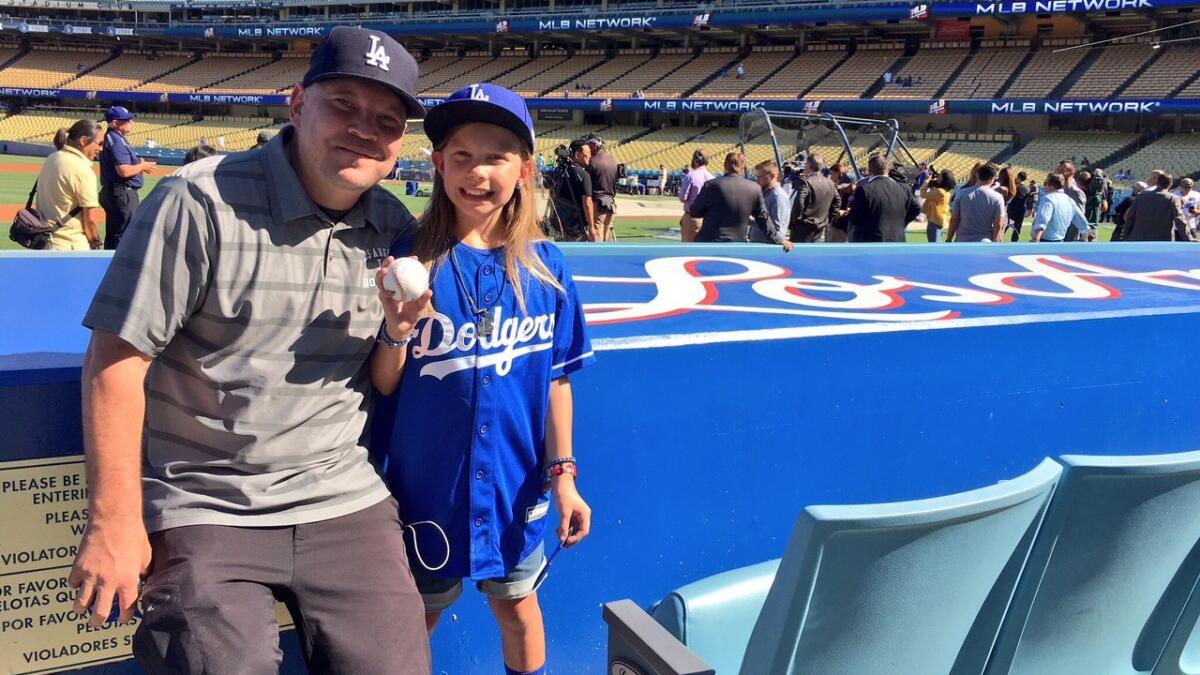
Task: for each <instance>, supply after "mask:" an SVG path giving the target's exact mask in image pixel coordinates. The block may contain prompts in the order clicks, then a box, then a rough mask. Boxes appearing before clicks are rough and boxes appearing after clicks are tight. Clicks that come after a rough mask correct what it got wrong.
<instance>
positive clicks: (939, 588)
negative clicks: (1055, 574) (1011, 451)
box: [740, 459, 1062, 675]
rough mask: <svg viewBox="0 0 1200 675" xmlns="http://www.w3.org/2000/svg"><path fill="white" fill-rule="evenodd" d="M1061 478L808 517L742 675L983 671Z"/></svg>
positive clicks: (1047, 471)
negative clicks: (1007, 606)
mask: <svg viewBox="0 0 1200 675" xmlns="http://www.w3.org/2000/svg"><path fill="white" fill-rule="evenodd" d="M1061 471H1062V469H1061V467H1060V466H1059V465H1058V464H1057V463H1055V462H1054V461H1053V460H1049V459H1047V460H1044V461H1043V462H1042V463H1041V464H1039V465H1038V466H1037V468H1035V469H1034V470H1033V471H1030V472H1029V473H1027V474H1025V475H1024V476H1021V477H1020V478H1017V479H1015V480H1011V481H1006V482H1002V483H998V484H996V485H992V486H989V487H985V488H981V489H978V490H972V491H970V492H964V493H960V494H956V495H951V496H948V497H939V498H935V499H926V500H921V501H913V502H899V503H894V504H878V505H867V506H814V507H809V508H808V509H805V511H804V514H803V515H801V517H800V520H799V522H798V523H797V524H796V528H795V530H794V532H793V534H792V540H791V543H790V544H789V545H788V551H787V553H786V554H785V555H784V557H783V561H782V562H781V563H780V565H779V571H778V572H777V573H776V575H775V583H774V584H773V585H772V586H771V590H770V592H769V593H768V594H767V599H766V602H765V603H764V604H763V610H762V613H761V614H760V615H759V617H758V622H757V623H756V625H755V626H754V632H753V633H752V634H751V637H750V643H749V645H748V646H747V649H746V655H745V658H744V659H743V662H742V667H741V671H740V672H741V673H742V674H743V675H762V674H763V673H771V674H772V675H809V674H818V673H819V674H820V675H898V674H906V675H907V674H913V675H917V674H920V675H942V674H950V675H960V674H966V673H972V674H975V675H978V674H979V673H981V672H983V668H984V665H985V664H986V662H987V656H988V653H989V651H990V649H991V646H992V644H993V642H994V640H995V636H996V631H997V630H998V629H999V626H1000V622H1001V620H1002V618H1003V615H1004V608H1005V606H1006V605H1007V603H1008V601H1009V599H1010V597H1011V595H1012V589H1013V587H1014V585H1015V584H1016V581H1017V578H1018V577H1019V574H1020V570H1021V567H1022V566H1023V564H1024V561H1025V557H1026V555H1027V554H1028V551H1029V547H1030V546H1031V545H1032V542H1033V538H1034V536H1035V534H1036V532H1037V528H1038V524H1039V523H1040V521H1041V518H1042V515H1043V514H1044V512H1045V507H1046V504H1047V503H1048V502H1049V500H1050V495H1051V494H1052V493H1053V490H1054V486H1055V484H1056V482H1057V481H1058V477H1059V475H1060V473H1061Z"/></svg>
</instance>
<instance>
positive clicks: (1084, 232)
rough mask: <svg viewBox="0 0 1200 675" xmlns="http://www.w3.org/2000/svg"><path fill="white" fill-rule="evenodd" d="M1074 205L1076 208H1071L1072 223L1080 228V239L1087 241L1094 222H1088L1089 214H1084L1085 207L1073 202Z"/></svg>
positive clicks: (1076, 227)
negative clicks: (1082, 207)
mask: <svg viewBox="0 0 1200 675" xmlns="http://www.w3.org/2000/svg"><path fill="white" fill-rule="evenodd" d="M1072 206H1074V207H1075V208H1073V209H1071V224H1072V225H1074V226H1075V229H1077V230H1079V241H1087V240H1088V230H1089V229H1091V227H1092V224H1091V223H1089V222H1088V219H1087V216H1085V215H1084V214H1083V209H1081V208H1079V207H1078V206H1076V205H1075V204H1074V203H1072Z"/></svg>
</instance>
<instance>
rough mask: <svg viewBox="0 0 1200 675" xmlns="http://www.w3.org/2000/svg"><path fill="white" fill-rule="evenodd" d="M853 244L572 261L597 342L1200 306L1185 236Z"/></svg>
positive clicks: (1047, 318) (1199, 286)
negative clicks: (1149, 250) (1154, 242)
mask: <svg viewBox="0 0 1200 675" xmlns="http://www.w3.org/2000/svg"><path fill="white" fill-rule="evenodd" d="M1114 246H1115V245H1114ZM695 248H699V247H693V250H695ZM854 248H855V249H856V250H854V251H852V252H851V251H850V250H846V251H844V252H842V251H839V252H833V253H831V254H826V252H824V251H822V252H820V253H817V252H814V254H805V255H795V254H792V255H790V256H789V255H786V254H782V253H771V254H767V255H753V257H751V256H745V257H743V256H738V255H737V254H736V250H737V248H736V247H729V246H721V247H717V248H716V250H714V255H703V254H702V253H699V252H697V253H694V254H691V255H675V256H663V257H655V258H650V259H646V258H644V257H638V258H633V259H630V260H629V263H628V264H622V263H621V262H620V259H619V258H616V257H614V256H594V257H593V256H586V257H578V258H573V259H572V265H573V268H574V269H573V272H574V275H575V280H576V283H577V284H578V286H579V290H580V296H581V298H582V300H583V303H584V306H585V309H586V312H587V318H588V324H589V325H590V326H591V327H592V338H593V344H594V345H595V347H596V348H597V349H615V348H638V347H669V346H678V345H686V344H701V343H708V342H726V341H746V340H766V339H788V338H801V337H822V336H830V335H843V334H852V333H872V332H885V331H895V330H927V329H938V328H966V327H975V326H989V325H1004V324H1015V323H1037V322H1051V321H1074V320H1086V319H1095V318H1114V317H1119V316H1123V315H1130V316H1134V315H1145V314H1166V313H1181V312H1191V311H1197V310H1200V256H1197V255H1196V254H1195V253H1193V252H1191V250H1190V247H1187V246H1186V245H1180V253H1179V254H1162V253H1159V254H1154V255H1145V254H1143V255H1128V256H1127V255H1121V254H1120V253H1113V254H1112V255H1103V254H1100V255H1096V254H1094V253H1093V251H1091V250H1082V249H1089V248H1090V247H1088V246H1087V245H1085V244H1079V245H1078V246H1068V247H1041V248H1042V249H1043V250H1046V249H1047V248H1053V249H1054V250H1053V251H1052V252H1038V253H1027V254H1025V253H1016V254H1013V255H1008V256H1000V255H996V254H995V252H994V248H993V249H992V251H991V252H990V253H985V252H984V249H985V248H988V247H985V246H983V245H979V246H978V247H977V250H979V251H980V255H978V256H972V255H939V254H938V253H932V252H931V253H924V252H923V253H908V254H904V255H894V254H892V255H889V254H882V255H875V254H871V253H865V252H864V249H863V248H862V247H854ZM903 248H905V247H904V246H897V247H894V249H895V250H900V249H903ZM742 250H743V251H745V250H746V249H745V248H743V249H742ZM1010 250H1014V251H1015V250H1017V249H1016V248H1015V247H1013V248H1012V249H1010ZM615 258H616V259H615Z"/></svg>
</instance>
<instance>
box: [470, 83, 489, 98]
mask: <svg viewBox="0 0 1200 675" xmlns="http://www.w3.org/2000/svg"><path fill="white" fill-rule="evenodd" d="M471 100H472V101H491V100H492V98H491V97H490V96H488V95H487V92H485V91H484V90H483V87H481V86H479V85H478V84H473V85H471Z"/></svg>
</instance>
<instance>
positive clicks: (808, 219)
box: [789, 153, 842, 243]
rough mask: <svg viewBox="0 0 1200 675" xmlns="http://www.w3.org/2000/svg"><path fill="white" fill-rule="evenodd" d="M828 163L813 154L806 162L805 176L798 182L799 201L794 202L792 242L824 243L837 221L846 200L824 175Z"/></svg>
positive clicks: (791, 224)
mask: <svg viewBox="0 0 1200 675" xmlns="http://www.w3.org/2000/svg"><path fill="white" fill-rule="evenodd" d="M824 168H825V163H824V162H823V161H822V159H821V156H820V155H819V154H816V153H814V154H811V155H809V156H808V159H807V160H806V161H805V163H804V169H805V175H804V178H802V179H800V181H799V182H797V183H796V198H795V200H794V201H793V202H792V214H791V218H790V220H791V223H790V225H789V229H790V230H791V232H792V241H793V242H797V243H811V242H817V241H822V240H823V239H824V238H825V230H826V228H828V227H829V224H830V222H832V221H833V220H834V219H835V218H837V212H838V209H839V208H841V205H842V200H841V197H839V196H838V190H837V186H836V185H834V184H833V181H831V180H829V178H827V177H826V176H825V175H824V174H823V173H821V172H822V170H823V169H824Z"/></svg>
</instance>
